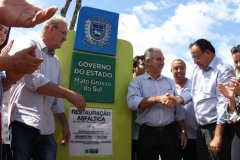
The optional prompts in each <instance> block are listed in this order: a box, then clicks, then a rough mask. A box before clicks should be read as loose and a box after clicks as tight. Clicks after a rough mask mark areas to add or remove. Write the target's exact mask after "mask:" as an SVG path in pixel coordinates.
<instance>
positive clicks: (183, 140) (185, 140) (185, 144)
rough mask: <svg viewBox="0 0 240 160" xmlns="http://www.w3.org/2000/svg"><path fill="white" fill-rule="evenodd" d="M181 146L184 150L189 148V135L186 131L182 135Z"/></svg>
mask: <svg viewBox="0 0 240 160" xmlns="http://www.w3.org/2000/svg"><path fill="white" fill-rule="evenodd" d="M181 146H182V149H184V148H186V146H187V133H186V131H185V132H184V133H182V135H181Z"/></svg>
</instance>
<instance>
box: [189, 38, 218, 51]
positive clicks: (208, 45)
mask: <svg viewBox="0 0 240 160" xmlns="http://www.w3.org/2000/svg"><path fill="white" fill-rule="evenodd" d="M194 45H196V46H198V47H199V48H200V49H201V51H202V52H205V51H206V50H207V49H209V50H210V51H211V52H212V53H213V54H215V48H214V47H213V46H212V44H211V42H209V41H208V40H206V39H198V40H196V41H195V42H193V43H192V44H190V45H189V48H190V49H191V48H192V47H193V46H194Z"/></svg>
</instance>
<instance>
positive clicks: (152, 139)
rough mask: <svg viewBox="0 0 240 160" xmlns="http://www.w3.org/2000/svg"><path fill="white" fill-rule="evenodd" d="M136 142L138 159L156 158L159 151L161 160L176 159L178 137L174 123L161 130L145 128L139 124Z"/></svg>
mask: <svg viewBox="0 0 240 160" xmlns="http://www.w3.org/2000/svg"><path fill="white" fill-rule="evenodd" d="M138 142H139V157H138V160H158V158H159V153H160V155H161V159H162V160H177V157H178V137H177V128H176V125H175V123H172V124H171V126H170V127H167V128H164V129H163V130H157V129H151V128H146V127H143V126H142V125H141V127H140V129H139V137H138Z"/></svg>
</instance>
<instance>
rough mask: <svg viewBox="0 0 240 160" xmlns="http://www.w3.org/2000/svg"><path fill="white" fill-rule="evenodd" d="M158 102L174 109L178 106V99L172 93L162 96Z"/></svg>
mask: <svg viewBox="0 0 240 160" xmlns="http://www.w3.org/2000/svg"><path fill="white" fill-rule="evenodd" d="M157 97H158V96H157ZM158 102H160V103H161V104H162V105H164V106H166V107H168V108H174V107H176V106H177V98H176V97H175V96H174V95H172V94H171V93H166V94H165V95H162V96H161V98H159V99H158Z"/></svg>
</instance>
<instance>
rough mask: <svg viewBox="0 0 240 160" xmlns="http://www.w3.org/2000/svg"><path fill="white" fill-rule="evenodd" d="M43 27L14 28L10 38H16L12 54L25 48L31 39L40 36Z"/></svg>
mask: <svg viewBox="0 0 240 160" xmlns="http://www.w3.org/2000/svg"><path fill="white" fill-rule="evenodd" d="M40 33H41V29H37V28H35V29H33V28H28V29H26V28H12V29H11V33H10V37H9V40H12V39H13V40H14V44H13V47H12V49H11V51H10V54H11V55H12V54H14V53H16V52H17V51H19V50H22V49H24V48H25V46H26V44H27V43H28V42H29V40H30V39H32V38H36V37H40Z"/></svg>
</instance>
